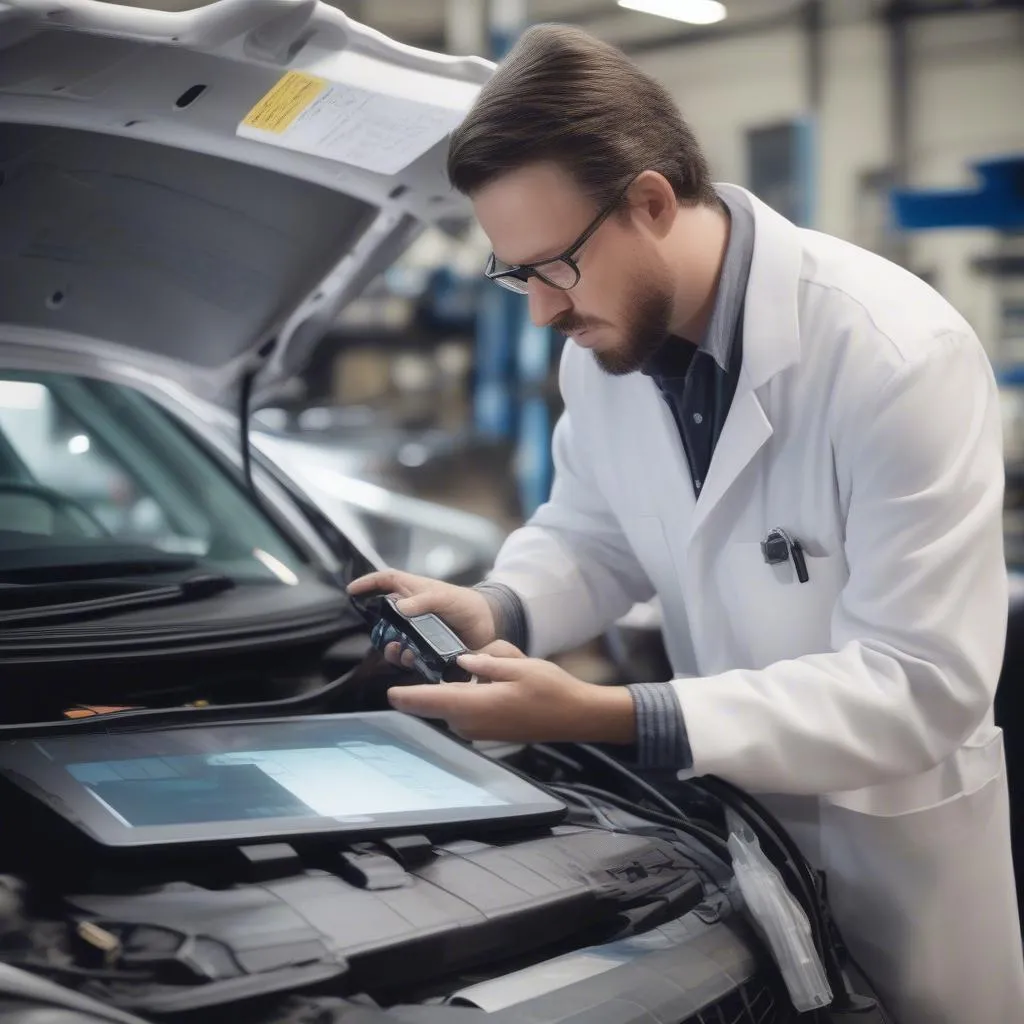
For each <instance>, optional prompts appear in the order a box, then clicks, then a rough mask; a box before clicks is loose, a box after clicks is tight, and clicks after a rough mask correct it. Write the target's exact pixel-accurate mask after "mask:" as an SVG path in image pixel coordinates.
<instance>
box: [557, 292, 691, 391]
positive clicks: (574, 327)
mask: <svg viewBox="0 0 1024 1024" xmlns="http://www.w3.org/2000/svg"><path fill="white" fill-rule="evenodd" d="M626 305H627V312H626V313H625V315H624V316H623V318H622V321H623V330H622V340H621V341H620V342H619V343H618V344H617V345H616V346H615V347H614V348H607V349H605V350H604V351H601V352H599V351H597V350H596V349H595V350H593V356H594V359H595V360H596V361H597V365H598V366H599V367H600V368H601V369H602V370H604V372H605V373H607V374H608V375H609V376H611V377H623V376H625V375H626V374H630V373H636V372H637V371H638V370H641V369H642V368H643V366H644V364H645V363H646V362H647V361H648V359H650V358H651V356H653V355H654V353H655V352H657V351H658V349H660V348H661V346H662V345H663V344H664V342H665V339H666V338H667V337H668V335H669V325H670V324H671V322H672V290H671V288H670V287H669V286H668V282H667V281H665V280H664V279H663V278H662V277H655V278H652V277H651V276H642V275H640V274H637V275H636V276H635V277H634V278H633V287H632V289H631V293H630V295H629V297H628V298H627V300H626ZM552 326H553V327H554V328H555V329H556V330H558V331H560V332H561V333H562V334H565V335H566V336H571V335H572V334H573V332H574V331H578V330H580V329H581V328H586V327H587V324H586V323H585V322H581V321H578V320H571V321H570V320H569V318H567V319H566V321H557V320H556V321H555V322H554V323H553V324H552Z"/></svg>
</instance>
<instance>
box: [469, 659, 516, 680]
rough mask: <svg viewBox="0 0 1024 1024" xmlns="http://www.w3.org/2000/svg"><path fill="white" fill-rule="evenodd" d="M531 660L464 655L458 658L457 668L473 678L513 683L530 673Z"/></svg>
mask: <svg viewBox="0 0 1024 1024" xmlns="http://www.w3.org/2000/svg"><path fill="white" fill-rule="evenodd" d="M531 661H532V659H531V658H527V657H524V656H522V655H520V657H518V658H496V657H494V655H491V654H464V655H463V656H462V657H461V658H459V667H460V668H464V669H465V670H466V671H467V672H472V673H473V675H475V676H483V677H484V678H485V679H491V680H501V681H505V680H508V681H514V680H516V679H522V678H523V677H524V676H525V675H526V674H527V673H528V672H529V671H530V662H531Z"/></svg>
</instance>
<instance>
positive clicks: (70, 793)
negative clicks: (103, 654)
mask: <svg viewBox="0 0 1024 1024" xmlns="http://www.w3.org/2000/svg"><path fill="white" fill-rule="evenodd" d="M332 722H337V723H341V722H344V723H346V724H348V725H350V726H354V728H355V729H358V728H359V727H360V726H361V725H362V726H366V725H369V726H371V727H373V728H376V729H379V730H382V731H383V732H384V733H385V734H387V735H389V736H390V737H392V738H393V739H394V740H396V741H397V742H399V743H400V744H404V745H407V746H410V747H412V748H413V750H414V751H415V752H417V753H418V754H420V755H421V756H424V757H426V758H427V759H428V760H430V761H431V762H432V763H434V764H437V765H438V766H440V767H442V768H444V769H445V770H447V771H450V772H452V773H453V774H455V775H457V776H458V777H459V778H461V779H464V780H465V781H466V782H469V783H471V784H473V785H477V786H480V787H481V788H484V789H486V790H487V791H488V792H490V793H496V795H499V796H501V797H502V798H503V799H505V800H506V801H507V803H504V804H501V805H496V806H487V807H481V806H477V807H456V808H448V809H445V810H427V811H404V812H391V813H385V814H378V815H358V816H353V817H351V818H345V819H339V818H324V817H308V818H258V819H244V820H240V821H221V822H196V823H188V824H174V825H138V826H130V825H126V824H123V823H122V822H121V821H119V820H118V817H117V816H116V812H115V813H111V811H110V810H109V809H108V808H107V806H106V805H105V804H104V803H103V802H101V801H100V800H99V799H96V796H95V794H94V793H93V792H92V791H91V790H90V789H89V787H88V786H86V785H85V784H83V783H80V782H78V781H77V780H76V779H75V778H74V776H72V774H71V773H70V772H69V771H67V769H66V767H65V765H66V764H69V763H75V762H80V761H83V760H88V759H89V758H83V757H82V756H80V755H74V756H72V757H68V758H65V759H64V760H63V761H62V762H59V763H58V762H57V761H55V760H53V759H52V758H51V757H49V756H48V755H46V754H45V753H44V752H43V749H42V748H41V747H40V746H39V744H48V745H52V744H60V745H64V744H68V743H75V744H96V745H97V747H98V748H99V749H98V754H102V755H104V756H106V757H108V758H110V759H117V758H118V757H119V755H118V751H117V745H118V744H119V742H121V741H123V740H125V739H128V738H132V737H134V738H135V740H136V741H137V739H138V737H139V736H140V735H146V736H149V737H157V736H160V735H165V734H166V735H174V734H177V733H182V732H191V733H193V734H194V733H209V732H211V731H214V730H234V729H252V728H254V727H268V726H269V727H273V726H280V727H281V728H282V729H283V730H287V729H288V728H289V727H292V728H301V727H303V726H305V725H318V724H319V725H322V724H326V723H332ZM280 742H281V743H282V748H283V749H286V746H285V741H280ZM296 742H297V745H298V746H301V742H299V741H298V738H297V740H296ZM154 745H155V746H156V745H158V744H157V743H156V742H154ZM160 753H161V752H160V751H159V750H153V751H152V753H151V755H150V756H160ZM165 753H167V755H168V756H174V754H173V753H172V752H171V751H166V752H165ZM178 753H179V754H180V753H185V754H188V753H198V751H179V752H178ZM138 756H139V755H138V753H135V752H133V753H130V754H129V755H128V757H138ZM102 759H103V757H102V756H96V757H95V760H97V761H99V760H102ZM0 776H2V777H4V778H5V779H6V780H7V781H8V782H9V783H10V784H12V785H14V786H16V787H17V788H18V789H20V790H21V791H22V792H23V793H26V794H28V795H30V796H31V797H33V798H34V799H36V800H39V801H41V802H42V803H43V804H45V805H46V806H47V807H48V808H49V809H50V810H51V811H52V812H53V813H54V814H56V815H57V816H58V817H59V818H61V819H63V820H64V821H66V822H70V823H71V824H72V825H73V826H75V827H76V828H77V829H79V830H80V831H81V832H83V833H85V834H86V835H87V836H88V837H90V838H91V839H92V840H93V841H94V842H96V843H98V844H100V845H101V846H104V847H109V848H112V849H137V848H140V847H174V846H183V845H197V844H218V845H220V844H244V843H254V842H267V841H275V840H276V841H288V840H292V839H303V838H307V839H312V838H321V839H324V838H331V837H334V838H338V839H341V840H343V841H355V840H356V839H367V838H373V837H377V836H384V835H395V834H402V833H423V834H427V835H439V834H442V833H443V834H452V829H453V828H454V827H456V826H473V829H474V830H487V831H492V830H496V829H507V828H521V827H524V826H527V825H544V824H552V823H554V822H556V821H559V820H561V819H562V818H563V817H564V815H565V813H566V807H565V804H563V803H562V802H561V801H559V800H558V799H557V798H556V797H554V796H552V795H550V794H548V793H546V792H545V791H544V790H542V789H540V788H539V787H538V786H537V785H536V784H534V783H532V782H530V781H529V780H527V779H526V778H524V777H523V776H522V775H520V774H519V773H517V772H515V771H513V770H512V769H511V768H509V767H508V766H506V765H503V764H499V763H498V762H496V761H494V760H492V759H490V758H488V757H486V756H485V755H483V754H481V753H479V752H478V751H475V750H473V749H472V748H470V747H467V746H463V745H462V744H460V743H459V742H458V741H457V740H455V739H453V738H452V737H450V736H447V735H445V734H443V733H441V732H440V731H439V730H438V729H436V728H434V727H433V726H431V725H429V724H428V723H427V722H424V721H421V720H419V719H416V718H412V717H410V716H407V715H403V714H400V713H399V712H396V711H371V712H354V713H348V714H339V715H302V716H293V717H275V718H251V719H247V718H239V719H229V720H222V721H217V722H211V723H208V724H207V723H196V722H193V723H185V724H181V725H173V726H165V727H162V728H159V729H144V728H132V729H124V728H122V729H117V730H111V731H110V732H108V733H97V732H93V731H89V732H87V733H83V734H80V735H69V734H67V733H64V734H61V735H52V734H50V735H41V736H38V737H20V738H18V739H13V740H8V741H0Z"/></svg>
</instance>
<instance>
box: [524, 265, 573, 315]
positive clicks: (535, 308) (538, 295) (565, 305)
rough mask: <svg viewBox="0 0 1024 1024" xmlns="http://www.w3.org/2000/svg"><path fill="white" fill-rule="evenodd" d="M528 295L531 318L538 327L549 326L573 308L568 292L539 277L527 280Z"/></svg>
mask: <svg viewBox="0 0 1024 1024" xmlns="http://www.w3.org/2000/svg"><path fill="white" fill-rule="evenodd" d="M526 295H527V300H528V301H529V303H530V319H531V320H532V321H533V322H534V324H535V325H536V326H537V327H547V325H548V324H549V323H551V321H552V320H554V319H555V318H556V317H559V316H561V315H562V314H563V313H565V312H567V311H568V310H570V309H572V300H571V299H570V298H569V294H568V292H564V291H562V289H561V288H552V286H551V285H549V284H546V283H545V282H544V281H542V280H540V278H538V277H531V278H530V279H529V281H527V282H526Z"/></svg>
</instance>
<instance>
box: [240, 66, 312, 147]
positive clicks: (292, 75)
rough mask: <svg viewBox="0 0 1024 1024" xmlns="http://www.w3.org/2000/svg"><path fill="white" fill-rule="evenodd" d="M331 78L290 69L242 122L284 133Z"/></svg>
mask: <svg viewBox="0 0 1024 1024" xmlns="http://www.w3.org/2000/svg"><path fill="white" fill-rule="evenodd" d="M327 85H328V82H327V80H326V79H324V78H318V77H317V76H316V75H309V74H307V73H306V72H304V71H289V72H288V73H287V74H286V75H285V76H284V77H283V78H281V79H280V80H279V81H278V83H277V84H276V85H275V86H274V88H273V89H271V90H270V92H268V93H267V94H266V96H264V97H263V99H261V100H260V101H259V103H257V104H256V106H255V107H253V108H252V110H250V111H249V113H248V114H247V115H246V117H245V120H244V121H243V122H242V124H243V125H246V126H247V127H249V128H258V129H259V130H260V131H264V132H272V133H273V134H274V135H280V134H282V133H283V132H285V131H287V130H288V128H289V126H290V125H291V124H292V122H293V121H294V120H295V119H296V118H297V117H298V116H299V115H300V114H302V113H303V112H304V111H305V110H308V109H309V107H310V105H311V104H312V103H313V101H314V100H316V98H317V97H318V96H319V95H320V94H321V93H322V92H323V91H324V90H325V89H326V88H327Z"/></svg>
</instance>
